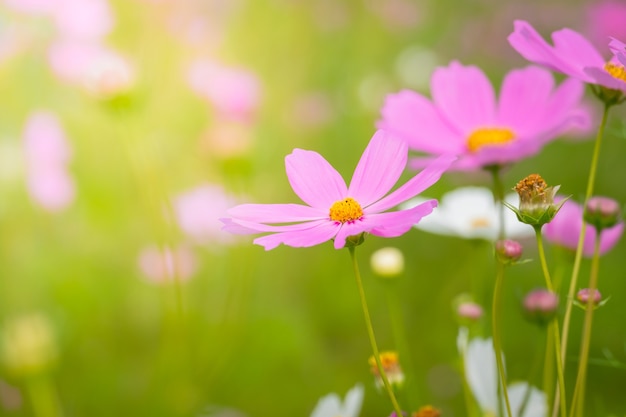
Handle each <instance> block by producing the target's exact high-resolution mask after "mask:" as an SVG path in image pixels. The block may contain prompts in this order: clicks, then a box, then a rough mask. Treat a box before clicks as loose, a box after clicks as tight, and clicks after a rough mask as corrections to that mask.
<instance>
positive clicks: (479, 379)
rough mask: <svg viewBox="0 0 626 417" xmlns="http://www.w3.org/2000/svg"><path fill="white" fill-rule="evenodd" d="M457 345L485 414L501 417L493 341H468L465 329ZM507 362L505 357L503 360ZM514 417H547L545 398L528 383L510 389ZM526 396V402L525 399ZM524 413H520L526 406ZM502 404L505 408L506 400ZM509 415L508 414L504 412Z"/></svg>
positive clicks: (473, 389) (470, 383)
mask: <svg viewBox="0 0 626 417" xmlns="http://www.w3.org/2000/svg"><path fill="white" fill-rule="evenodd" d="M457 346H458V349H459V352H460V353H461V356H462V357H463V362H464V364H465V379H466V381H467V385H468V386H469V387H470V390H471V391H472V393H473V394H474V398H476V401H477V402H478V405H479V406H480V408H481V410H482V412H483V413H484V414H485V415H493V416H495V417H498V416H499V415H500V414H499V413H498V409H499V407H498V381H499V378H498V368H497V366H496V355H495V353H494V350H493V341H492V340H491V339H480V338H475V339H472V341H468V331H467V329H466V328H461V329H460V330H459V336H458V338H457ZM502 360H503V361H504V356H503V357H502ZM507 390H508V394H509V403H510V405H511V412H512V413H513V417H545V416H547V415H548V411H547V407H546V401H547V399H546V395H545V394H544V393H543V392H542V391H540V390H538V389H537V388H534V387H531V386H530V385H529V384H528V383H526V382H516V383H514V384H510V385H508V386H507ZM526 397H527V399H526ZM525 399H526V405H525V406H524V410H523V411H522V413H521V414H520V410H521V408H522V406H523V405H524V400H525ZM500 401H502V405H503V407H504V397H502V396H501V399H500ZM505 414H506V412H505Z"/></svg>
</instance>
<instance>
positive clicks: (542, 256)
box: [534, 226, 567, 417]
mask: <svg viewBox="0 0 626 417" xmlns="http://www.w3.org/2000/svg"><path fill="white" fill-rule="evenodd" d="M534 229H535V237H536V238H537V251H538V252H539V260H540V261H541V269H542V270H543V276H544V278H545V281H546V288H547V289H548V291H550V292H554V285H552V279H551V278H550V270H549V269H548V262H546V253H545V250H544V248H543V237H542V236H541V226H535V227H534ZM549 326H550V331H552V337H553V342H554V355H555V359H556V375H557V379H558V386H559V388H558V390H557V394H556V395H555V401H556V400H557V396H558V398H559V404H560V408H561V416H563V417H565V416H566V415H567V414H566V412H565V376H564V374H563V364H562V363H561V358H560V356H561V343H560V342H561V341H560V337H559V324H558V321H557V320H556V318H555V319H553V320H552V321H551V322H550V325H549ZM546 348H548V347H546ZM559 392H562V393H563V395H559V394H558V393H559Z"/></svg>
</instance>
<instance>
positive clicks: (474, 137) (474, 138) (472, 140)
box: [467, 127, 515, 152]
mask: <svg viewBox="0 0 626 417" xmlns="http://www.w3.org/2000/svg"><path fill="white" fill-rule="evenodd" d="M513 139H515V134H514V133H513V132H511V131H510V130H509V129H502V128H498V127H492V128H482V129H477V130H475V131H473V132H472V134H471V135H470V136H469V138H468V139H467V148H468V149H469V151H470V152H476V151H478V150H479V149H480V148H482V147H483V146H487V145H504V144H505V143H508V142H510V141H512V140H513Z"/></svg>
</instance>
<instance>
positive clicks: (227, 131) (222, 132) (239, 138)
mask: <svg viewBox="0 0 626 417" xmlns="http://www.w3.org/2000/svg"><path fill="white" fill-rule="evenodd" d="M254 139H255V135H254V130H253V128H252V127H251V126H249V125H247V124H243V123H239V122H235V121H229V120H218V121H216V122H215V123H212V124H211V125H210V126H209V128H208V129H207V130H206V132H205V133H204V134H203V135H202V137H201V138H200V147H201V149H202V151H205V152H206V153H207V154H209V155H211V156H212V157H218V158H236V157H241V156H244V155H246V154H248V153H249V152H250V150H251V149H252V148H253V146H254Z"/></svg>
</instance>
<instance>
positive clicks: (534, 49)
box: [508, 20, 576, 75]
mask: <svg viewBox="0 0 626 417" xmlns="http://www.w3.org/2000/svg"><path fill="white" fill-rule="evenodd" d="M508 41H509V43H510V44H511V46H512V47H513V49H515V50H516V51H517V52H518V53H519V54H520V55H521V56H523V57H524V58H526V59H527V60H529V61H530V62H534V63H537V64H541V65H544V66H546V67H548V68H550V69H551V70H554V71H559V72H563V73H566V74H570V75H571V74H573V73H575V72H576V69H575V68H574V67H572V66H571V65H570V64H568V63H565V62H563V60H562V59H561V58H560V57H559V56H557V54H555V51H554V48H553V47H552V46H551V45H549V44H548V43H547V42H546V41H545V40H544V39H543V38H542V37H541V35H539V33H537V31H536V30H535V28H533V27H532V26H531V25H530V24H529V23H528V22H526V21H523V20H516V21H515V22H514V30H513V33H511V34H510V35H509V37H508Z"/></svg>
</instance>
